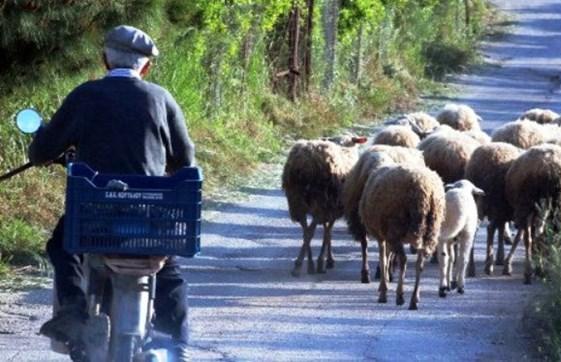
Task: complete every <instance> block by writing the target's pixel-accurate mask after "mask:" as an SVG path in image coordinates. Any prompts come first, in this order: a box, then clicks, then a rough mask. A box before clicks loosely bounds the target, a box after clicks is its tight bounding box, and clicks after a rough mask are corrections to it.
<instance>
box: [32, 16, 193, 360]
mask: <svg viewBox="0 0 561 362" xmlns="http://www.w3.org/2000/svg"><path fill="white" fill-rule="evenodd" d="M157 55H158V49H157V48H156V46H155V44H154V42H153V41H152V39H151V38H150V37H149V36H148V35H147V34H145V33H144V32H142V31H141V30H139V29H136V28H134V27H131V26H124V25H121V26H118V27H116V28H113V29H112V30H110V31H109V32H108V33H107V35H106V37H105V46H104V52H103V60H104V62H105V66H106V68H107V71H108V72H107V75H106V76H105V77H103V78H102V79H98V80H93V81H88V82H86V83H84V84H82V85H80V86H78V87H77V88H76V89H74V90H73V91H72V92H71V93H70V94H69V95H68V96H67V97H66V99H65V100H64V102H63V103H62V105H61V106H60V108H59V109H58V111H57V112H56V113H55V115H54V116H53V118H52V119H51V121H50V122H49V123H48V124H47V125H46V126H45V127H43V128H42V129H41V130H40V131H39V132H38V133H37V135H36V136H35V138H34V140H33V142H32V143H31V145H30V146H29V158H30V160H31V162H32V163H33V164H36V165H41V164H47V163H49V162H51V161H53V160H55V159H57V158H58V157H59V156H60V155H61V154H62V153H64V152H65V151H66V150H68V149H69V148H70V147H73V148H75V150H76V158H77V160H79V161H83V162H85V163H87V164H89V165H90V166H91V167H92V168H93V169H95V170H97V171H99V172H101V173H117V174H140V175H155V176H161V175H164V174H165V173H166V172H174V171H175V170H177V169H178V168H180V167H182V166H189V165H192V164H193V162H194V146H193V143H192V142H191V139H190V138H189V135H188V133H187V128H186V125H185V119H184V117H183V113H182V112H181V109H180V108H179V106H178V104H177V103H176V101H175V100H174V99H173V97H172V96H171V95H170V93H169V92H168V91H166V90H165V89H164V88H162V87H160V86H158V85H155V84H153V83H150V82H146V81H144V80H142V78H143V77H144V76H145V75H146V74H147V73H148V70H149V69H150V60H151V58H152V57H155V56H157ZM63 228H64V222H63V219H62V218H61V219H60V220H59V222H58V224H57V226H56V228H55V230H54V232H53V235H52V237H51V239H50V240H49V241H48V243H47V253H48V255H49V258H50V260H51V262H52V264H53V266H54V269H55V284H56V290H57V297H58V300H59V302H60V305H61V309H60V312H59V313H58V314H57V316H56V317H55V318H53V319H52V320H50V321H48V322H46V323H45V324H44V325H43V326H42V327H41V333H42V334H44V335H46V336H48V337H51V338H54V339H57V340H60V341H63V342H65V343H68V344H69V345H72V344H73V343H79V342H80V341H77V340H76V339H78V338H79V335H80V333H79V331H80V328H81V327H82V326H83V325H84V323H85V320H86V319H87V314H86V298H85V295H84V292H83V291H82V289H81V288H80V283H81V279H82V270H81V263H80V257H79V256H77V255H71V254H68V253H67V252H65V250H64V248H63V235H64V230H63ZM186 298H187V295H186V284H185V281H184V279H183V278H182V276H181V273H180V270H179V266H178V264H177V262H176V261H175V259H174V258H169V259H168V261H167V262H166V265H165V266H164V268H163V269H162V270H161V271H160V272H159V273H158V275H157V283H156V299H155V305H154V308H155V315H156V318H155V321H154V324H155V327H156V329H159V330H161V331H163V332H165V333H169V334H171V335H172V337H173V340H174V350H175V352H176V353H177V356H178V360H179V361H183V360H187V354H186V346H187V334H188V333H187V300H186ZM76 331H78V332H76Z"/></svg>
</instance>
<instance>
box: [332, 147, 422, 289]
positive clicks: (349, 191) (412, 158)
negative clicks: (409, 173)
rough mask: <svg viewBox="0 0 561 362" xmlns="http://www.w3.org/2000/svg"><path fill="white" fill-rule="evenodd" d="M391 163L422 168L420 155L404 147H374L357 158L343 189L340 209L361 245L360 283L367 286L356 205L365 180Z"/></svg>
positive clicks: (364, 241) (363, 235)
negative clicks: (342, 210) (341, 207)
mask: <svg viewBox="0 0 561 362" xmlns="http://www.w3.org/2000/svg"><path fill="white" fill-rule="evenodd" d="M390 163H392V164H393V163H397V164H404V165H405V164H408V165H418V166H421V165H424V160H423V154H422V153H421V151H419V150H416V149H411V148H406V147H399V146H387V145H376V146H373V147H371V148H369V149H368V150H367V151H365V152H364V153H363V154H362V155H361V156H360V158H359V160H358V162H357V163H356V164H355V166H354V167H353V168H352V170H351V171H350V173H349V175H348V177H347V179H346V181H345V184H344V185H343V196H342V199H343V209H344V214H345V218H346V220H347V225H348V228H349V232H350V233H351V235H352V236H353V238H354V239H355V240H356V241H358V242H360V245H361V250H362V269H361V281H362V282H363V283H370V269H369V267H368V240H367V238H366V230H365V228H364V225H363V223H362V221H361V220H360V216H359V214H358V205H359V202H360V197H361V196H362V191H363V190H364V185H365V184H366V181H367V180H368V176H370V174H371V173H372V172H373V171H375V170H377V169H378V168H380V167H381V166H383V165H386V164H390Z"/></svg>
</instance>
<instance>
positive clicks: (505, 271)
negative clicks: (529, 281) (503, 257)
mask: <svg viewBox="0 0 561 362" xmlns="http://www.w3.org/2000/svg"><path fill="white" fill-rule="evenodd" d="M503 275H508V276H511V275H512V265H510V264H506V265H505V267H504V269H503Z"/></svg>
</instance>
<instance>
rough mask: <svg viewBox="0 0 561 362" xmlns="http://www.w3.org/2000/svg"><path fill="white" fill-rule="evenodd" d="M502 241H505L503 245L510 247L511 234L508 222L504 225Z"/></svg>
mask: <svg viewBox="0 0 561 362" xmlns="http://www.w3.org/2000/svg"><path fill="white" fill-rule="evenodd" d="M504 241H505V245H512V232H511V231H510V223H509V222H507V223H505V229H504Z"/></svg>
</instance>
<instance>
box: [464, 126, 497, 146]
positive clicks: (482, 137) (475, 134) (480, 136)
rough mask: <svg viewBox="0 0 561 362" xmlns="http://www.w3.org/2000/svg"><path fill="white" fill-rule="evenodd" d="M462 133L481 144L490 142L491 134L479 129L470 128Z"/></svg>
mask: <svg viewBox="0 0 561 362" xmlns="http://www.w3.org/2000/svg"><path fill="white" fill-rule="evenodd" d="M464 134H466V135H468V136H470V137H471V138H473V139H474V140H476V141H477V142H479V144H481V145H486V144H488V143H491V136H489V135H488V134H487V133H485V132H483V131H481V130H477V129H470V130H469V131H465V132H464Z"/></svg>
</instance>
